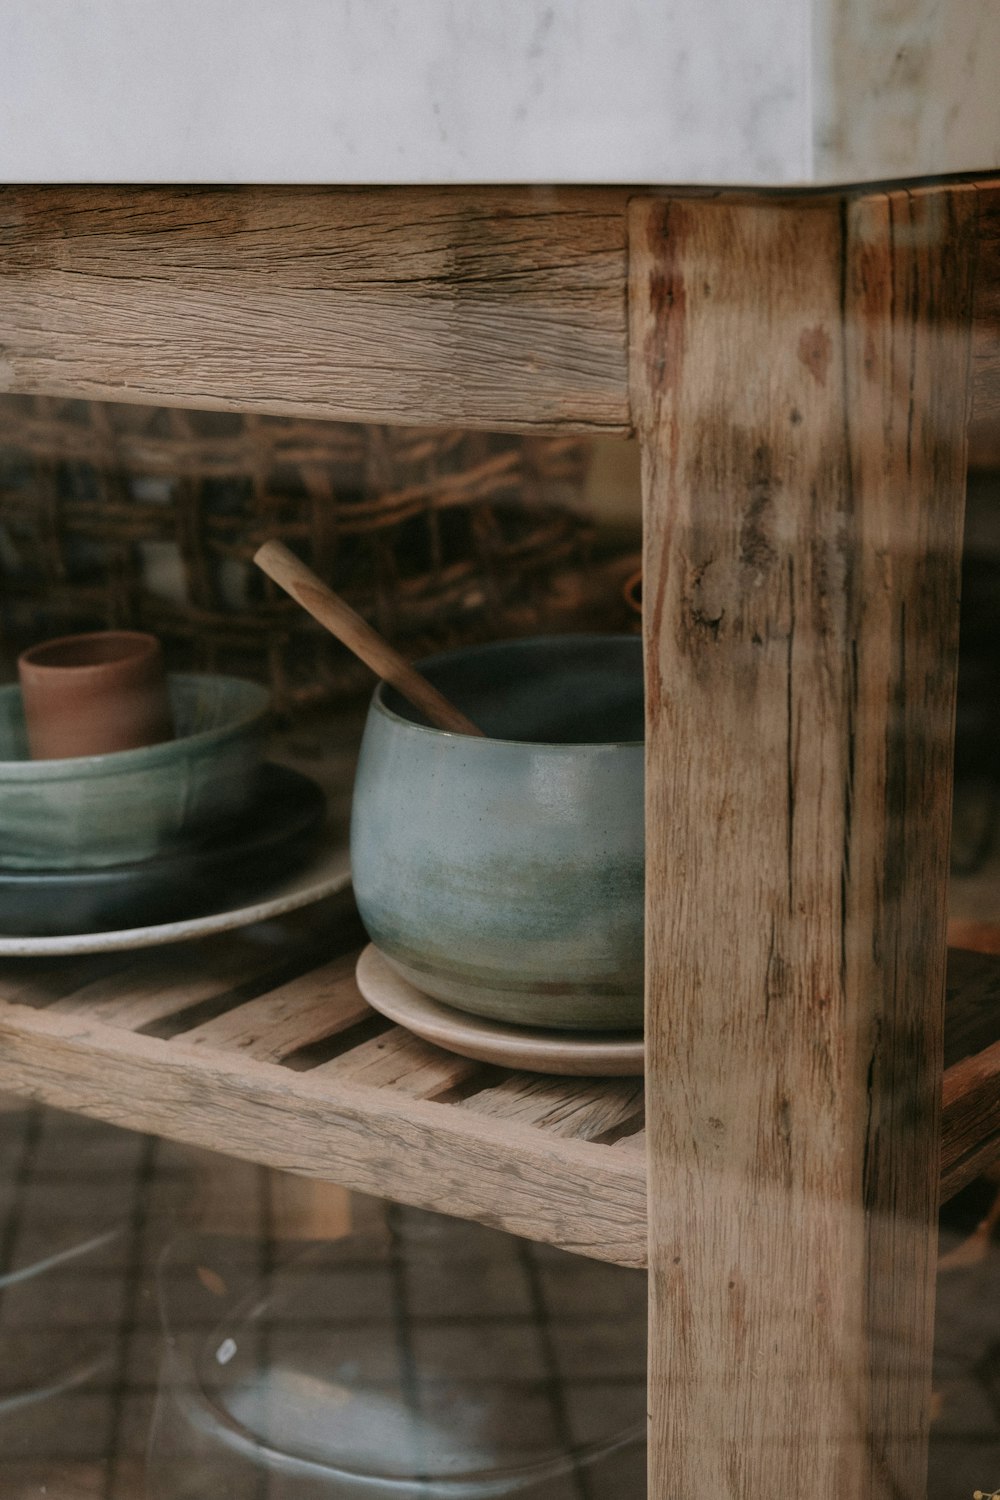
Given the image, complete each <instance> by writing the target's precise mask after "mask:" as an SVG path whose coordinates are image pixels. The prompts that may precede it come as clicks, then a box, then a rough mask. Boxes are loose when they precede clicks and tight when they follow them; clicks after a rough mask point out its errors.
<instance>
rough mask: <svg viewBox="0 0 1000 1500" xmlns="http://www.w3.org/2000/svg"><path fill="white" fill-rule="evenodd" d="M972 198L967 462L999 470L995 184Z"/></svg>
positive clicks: (998, 188)
mask: <svg viewBox="0 0 1000 1500" xmlns="http://www.w3.org/2000/svg"><path fill="white" fill-rule="evenodd" d="M977 196H978V199H979V224H978V242H979V243H978V252H977V260H978V264H977V267H976V298H975V306H974V317H973V326H972V418H971V423H970V426H969V461H970V462H971V463H974V464H978V465H980V466H981V467H984V468H985V467H993V466H997V465H1000V179H994V180H993V181H984V182H981V183H979V184H977Z"/></svg>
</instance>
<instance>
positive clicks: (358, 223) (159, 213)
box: [0, 187, 629, 432]
mask: <svg viewBox="0 0 1000 1500" xmlns="http://www.w3.org/2000/svg"><path fill="white" fill-rule="evenodd" d="M625 204H626V195H625V193H624V191H619V190H605V189H567V190H563V189H558V190H556V189H513V188H512V189H505V188H497V189H492V188H490V189H476V188H454V189H430V188H428V189H412V188H411V189H404V188H399V189H394V188H378V189H367V190H364V189H359V190H348V189H336V188H249V187H246V188H228V189H222V190H219V189H210V188H137V187H128V188H120V187H92V188H80V187H76V188H69V187H45V188H23V187H10V188H6V189H4V190H3V191H2V193H0V277H2V286H3V294H2V297H0V390H3V391H12V392H46V393H50V394H56V395H70V396H83V397H89V398H92V399H96V400H108V401H133V402H151V403H153V404H157V403H160V404H164V405H170V406H194V407H201V408H205V409H222V410H239V411H254V412H272V413H277V414H285V415H292V416H299V417H327V418H333V419H336V420H339V421H360V422H393V423H415V424H428V423H432V424H437V423H444V424H456V425H461V426H465V427H487V428H496V429H500V428H508V427H515V428H518V429H521V430H531V431H567V430H576V429H580V430H593V431H605V432H607V431H611V432H614V431H619V432H621V431H625V430H627V429H628V427H629V413H628V392H627V369H626V363H627V357H626V331H625Z"/></svg>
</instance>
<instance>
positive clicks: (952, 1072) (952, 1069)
mask: <svg viewBox="0 0 1000 1500" xmlns="http://www.w3.org/2000/svg"><path fill="white" fill-rule="evenodd" d="M946 1014H947V1025H946V1028H945V1063H946V1064H947V1067H946V1071H945V1075H944V1125H943V1131H942V1139H941V1196H942V1198H945V1199H947V1198H950V1197H952V1196H953V1194H955V1193H957V1192H958V1191H959V1189H960V1188H963V1187H965V1186H966V1184H967V1183H970V1182H972V1181H973V1179H974V1178H975V1177H977V1176H978V1175H979V1174H980V1173H981V1172H985V1171H986V1170H988V1169H989V1168H991V1167H994V1166H996V1164H997V1163H998V1162H1000V957H997V956H995V955H993V954H988V953H967V952H953V953H951V954H950V955H949V962H948V1008H947V1012H946Z"/></svg>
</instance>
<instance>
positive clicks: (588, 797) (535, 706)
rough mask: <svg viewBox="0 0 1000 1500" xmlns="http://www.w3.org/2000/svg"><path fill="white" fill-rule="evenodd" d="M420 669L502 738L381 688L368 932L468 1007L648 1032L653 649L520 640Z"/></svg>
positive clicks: (356, 861) (363, 877) (361, 809)
mask: <svg viewBox="0 0 1000 1500" xmlns="http://www.w3.org/2000/svg"><path fill="white" fill-rule="evenodd" d="M421 670H422V671H423V672H424V673H425V675H426V676H427V677H429V678H430V679H431V681H432V682H433V683H435V684H436V686H437V687H439V688H440V689H441V690H442V692H444V693H445V694H446V696H447V697H449V698H450V699H451V700H452V702H454V703H455V704H456V705H457V706H458V707H459V708H461V709H463V710H464V711H465V712H466V713H467V714H468V715H469V717H470V718H471V719H472V721H473V722H474V723H476V724H478V725H479V726H480V728H481V729H483V730H484V732H485V734H486V735H487V738H485V739H476V738H473V737H472V736H469V735H461V734H448V733H445V732H444V731H442V730H440V729H432V728H430V727H429V726H428V725H427V724H425V723H423V722H421V721H420V719H419V715H418V714H417V713H416V712H415V710H413V709H412V708H410V707H409V705H408V704H406V703H404V702H403V700H402V699H401V698H400V696H399V695H398V693H395V692H393V690H392V689H387V688H385V687H380V688H379V689H378V691H377V692H376V694H375V697H374V700H373V702H372V707H371V711H370V713H369V715H368V723H367V725H366V728H365V736H364V741H363V744H362V748H361V758H360V762H359V765H358V774H357V779H356V782H355V788H354V806H353V814H352V821H351V866H352V873H353V879H354V891H355V896H356V897H357V902H358V908H359V910H360V912H361V916H362V919H363V921H364V923H365V926H366V927H367V929H368V932H369V933H370V935H371V937H372V938H373V940H374V941H375V942H376V943H377V944H378V946H379V948H380V949H381V951H382V952H383V953H384V955H385V956H386V958H387V959H388V960H389V962H390V963H391V964H392V965H393V966H394V967H395V968H396V969H397V970H398V972H399V973H400V974H402V975H403V976H404V978H406V979H408V980H409V981H410V982H411V983H412V984H415V985H416V986H417V988H418V989H420V990H423V991H424V993H425V994H428V995H432V996H434V998H435V999H438V1000H443V1001H444V1002H445V1004H447V1005H453V1006H456V1007H458V1008H459V1009H460V1010H467V1011H471V1012H473V1013H475V1014H477V1015H482V1016H488V1017H490V1018H491V1019H494V1020H500V1021H509V1022H514V1023H515V1024H520V1025H530V1026H550V1027H554V1028H558V1029H565V1030H595V1031H631V1030H636V1029H638V1028H640V1027H641V1026H642V972H643V889H644V824H643V733H644V724H643V681H642V643H641V641H640V640H638V638H636V637H632V636H560V637H551V638H546V639H536V640H522V641H511V642H504V643H501V644H499V645H493V646H482V647H474V648H471V649H468V650H463V651H459V652H454V653H452V654H450V655H448V656H442V657H437V658H433V659H432V660H430V661H428V662H423V663H421Z"/></svg>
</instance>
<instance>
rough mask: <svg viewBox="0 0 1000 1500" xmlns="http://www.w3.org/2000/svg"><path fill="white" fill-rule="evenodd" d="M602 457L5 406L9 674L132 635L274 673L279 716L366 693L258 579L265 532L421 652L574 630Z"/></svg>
mask: <svg viewBox="0 0 1000 1500" xmlns="http://www.w3.org/2000/svg"><path fill="white" fill-rule="evenodd" d="M585 458H586V453H585V448H584V446H583V445H582V444H581V443H580V442H579V441H577V440H573V439H551V438H519V437H498V436H492V435H480V434H469V433H463V432H453V431H437V430H408V429H407V430H400V429H392V428H386V427H366V426H360V425H346V424H338V423H326V422H299V421H294V420H289V419H284V418H276V417H256V416H244V415H232V414H228V413H217V412H186V411H176V410H165V409H160V408H147V407H138V406H108V405H102V404H97V403H89V402H78V401H77V402H74V401H63V400H56V399H51V398H46V399H42V398H28V397H14V398H6V399H4V400H2V401H0V645H2V646H3V650H4V655H5V656H6V657H7V658H8V670H9V668H10V661H11V660H12V658H13V655H14V653H15V652H16V651H17V650H19V649H21V648H23V646H24V645H26V644H29V643H30V642H32V641H35V640H39V639H42V638H44V637H45V636H51V635H58V634H63V633H67V632H70V631H76V630H85V629H94V628H101V627H103V626H131V627H136V628H141V629H146V630H151V631H154V632H155V633H156V634H158V635H159V636H160V637H161V638H162V639H163V641H164V643H165V646H166V648H167V652H168V658H169V660H170V661H171V663H172V664H173V665H175V666H177V667H183V666H188V667H190V666H194V667H197V668H203V669H207V670H230V671H240V672H244V673H247V674H250V675H258V676H264V677H266V678H267V679H269V680H270V682H271V685H272V687H273V689H274V692H275V697H276V700H277V702H278V704H279V705H281V706H286V707H287V706H289V705H290V704H292V703H293V702H298V701H304V700H308V699H313V698H321V697H329V696H331V695H333V694H335V693H338V692H346V691H350V690H352V689H354V688H356V687H358V686H360V685H361V683H362V682H363V681H365V680H366V679H364V678H363V677H362V676H361V675H360V674H359V673H358V670H357V668H356V666H355V664H354V663H353V661H352V660H351V659H350V658H349V656H348V655H347V653H346V652H345V651H344V649H343V648H342V647H341V646H339V645H338V644H337V643H336V642H332V641H330V640H329V638H328V637H326V636H325V635H324V634H323V633H322V632H321V631H320V630H319V629H318V627H316V626H314V624H313V623H312V622H311V621H310V620H309V619H308V617H306V616H305V615H304V614H303V613H302V611H301V610H300V609H299V608H298V606H297V605H295V604H293V603H292V602H291V601H290V600H288V599H287V598H286V597H285V596H284V595H283V594H281V593H280V592H279V591H278V590H276V589H275V587H274V586H273V585H272V584H271V583H270V581H269V580H267V579H265V578H264V577H263V575H262V574H260V573H259V571H258V570H257V569H256V568H254V567H253V565H252V563H251V561H250V559H251V557H252V555H253V553H254V551H255V550H256V548H257V547H258V546H259V545H260V543H261V542H262V541H264V540H265V539H267V538H268V537H278V538H280V539H281V540H283V541H285V542H287V543H288V544H289V545H290V546H291V547H292V548H293V549H294V550H296V551H298V552H299V554H300V555H301V556H303V557H304V558H305V559H306V560H307V561H308V562H309V563H310V564H311V565H312V566H313V567H314V568H315V569H316V570H317V571H318V572H319V573H320V574H321V575H322V576H323V577H325V578H326V579H327V580H328V581H329V582H330V583H331V584H332V585H333V587H334V588H336V589H337V590H338V591H339V592H340V593H342V594H343V595H344V596H345V597H346V598H348V599H349V600H350V601H351V602H352V603H353V605H354V606H355V608H357V609H358V610H360V611H361V612H362V613H363V614H365V615H366V616H367V617H368V618H369V619H371V620H372V621H373V623H374V624H375V625H376V626H377V627H378V629H380V630H381V631H382V632H383V633H384V634H385V635H387V636H389V637H390V638H391V639H393V640H394V641H396V642H397V643H398V644H399V645H400V646H401V648H402V649H403V650H404V651H406V652H408V653H409V654H411V655H418V654H422V653H424V652H425V651H428V650H432V649H436V648H439V647H443V646H446V645H451V644H458V643H460V642H464V641H469V640H475V639H482V638H487V637H491V636H500V635H509V634H514V633H520V632H524V631H530V630H535V629H550V628H559V624H560V621H559V619H558V618H557V616H558V614H559V611H560V608H561V607H563V606H564V605H565V602H566V599H567V591H566V589H565V588H563V589H562V590H561V591H560V590H559V589H558V588H553V579H554V577H555V576H556V575H559V576H561V577H562V578H563V580H565V578H566V576H567V575H569V576H572V577H574V578H575V579H576V580H577V583H578V584H579V588H578V589H577V592H578V593H579V589H580V588H582V589H585V588H586V577H587V571H586V556H587V539H588V528H587V526H586V524H585V522H584V521H583V519H582V518H581V516H580V514H579V510H578V509H577V510H574V506H577V507H578V504H579V496H580V490H581V484H582V478H583V473H584V466H585ZM569 593H570V594H572V593H573V590H572V589H571V590H570V591H569ZM576 602H577V603H578V602H579V601H578V600H577V601H576Z"/></svg>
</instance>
